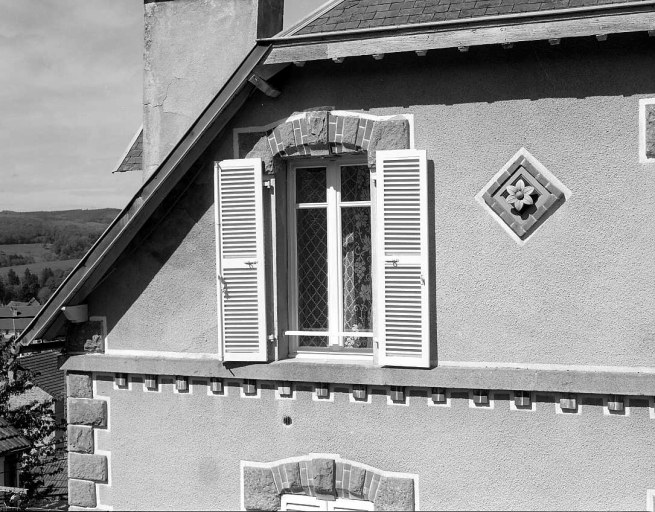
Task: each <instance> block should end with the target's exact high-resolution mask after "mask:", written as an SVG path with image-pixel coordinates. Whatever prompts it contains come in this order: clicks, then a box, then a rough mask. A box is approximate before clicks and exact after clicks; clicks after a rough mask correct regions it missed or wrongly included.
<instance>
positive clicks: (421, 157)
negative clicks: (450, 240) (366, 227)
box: [376, 150, 430, 368]
mask: <svg viewBox="0 0 655 512" xmlns="http://www.w3.org/2000/svg"><path fill="white" fill-rule="evenodd" d="M376 174H377V201H378V202H377V212H378V214H377V221H376V223H377V244H378V253H377V254H378V256H377V257H378V265H377V269H378V283H379V284H378V287H379V288H378V292H379V296H378V304H379V307H378V315H377V316H378V322H379V324H378V338H379V340H380V352H379V361H380V364H381V365H383V366H412V367H420V368H427V367H429V365H430V350H429V348H430V336H429V315H430V313H429V297H428V283H429V279H428V215H427V206H428V201H427V158H426V153H425V151H417V150H396V151H378V152H377V155H376Z"/></svg>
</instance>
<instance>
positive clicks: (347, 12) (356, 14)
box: [285, 0, 646, 35]
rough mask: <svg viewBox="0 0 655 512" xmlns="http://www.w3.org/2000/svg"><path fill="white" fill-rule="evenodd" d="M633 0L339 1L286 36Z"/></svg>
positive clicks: (630, 0)
mask: <svg viewBox="0 0 655 512" xmlns="http://www.w3.org/2000/svg"><path fill="white" fill-rule="evenodd" d="M638 1H646V0H638ZM632 2H633V0H611V1H610V2H608V1H607V0H340V1H338V2H333V3H331V4H330V5H329V6H328V8H327V9H324V10H323V11H322V12H319V13H317V14H316V15H315V16H314V17H313V18H311V19H308V20H307V21H306V22H305V23H304V24H302V25H300V26H299V27H298V28H296V29H295V30H293V31H292V32H288V33H287V34H285V35H307V34H320V33H326V32H335V31H341V32H343V31H348V30H357V29H369V28H375V27H397V26H403V25H415V24H421V23H433V22H439V21H448V20H462V19H470V18H482V17H485V16H497V15H503V14H513V13H526V12H539V11H554V10H565V9H572V8H580V7H592V6H598V5H606V4H613V5H614V4H624V3H632Z"/></svg>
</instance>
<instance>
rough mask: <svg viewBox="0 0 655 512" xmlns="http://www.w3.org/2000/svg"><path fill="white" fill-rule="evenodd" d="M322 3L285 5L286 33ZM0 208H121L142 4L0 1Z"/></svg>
mask: <svg viewBox="0 0 655 512" xmlns="http://www.w3.org/2000/svg"><path fill="white" fill-rule="evenodd" d="M324 1H325V0H286V3H285V17H284V26H285V28H286V27H288V26H290V25H292V24H293V23H295V22H296V21H298V20H300V19H301V18H302V17H304V16H306V15H307V14H309V13H310V12H312V11H313V10H315V9H316V8H317V7H319V6H320V5H322V4H323V3H324ZM0 13H1V14H0V210H13V211H35V210H67V209H73V208H123V207H124V206H125V205H126V204H127V202H128V200H129V199H130V198H131V197H132V196H133V195H134V193H135V192H136V191H137V190H138V188H139V187H140V185H141V180H142V177H141V173H134V172H133V173H117V174H112V171H113V170H114V169H115V168H116V166H117V165H118V163H119V162H118V160H119V159H120V157H121V155H122V154H123V153H124V151H125V150H126V148H127V145H128V144H129V142H130V140H131V139H132V137H133V136H134V134H135V132H136V131H137V129H138V128H139V127H140V126H141V118H142V65H143V63H142V55H143V0H0Z"/></svg>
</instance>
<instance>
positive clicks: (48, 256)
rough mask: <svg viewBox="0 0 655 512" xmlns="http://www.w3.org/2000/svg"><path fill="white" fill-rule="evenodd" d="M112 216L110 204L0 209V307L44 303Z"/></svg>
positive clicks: (112, 211) (116, 211)
mask: <svg viewBox="0 0 655 512" xmlns="http://www.w3.org/2000/svg"><path fill="white" fill-rule="evenodd" d="M117 214H118V210H116V209H113V208H105V209H101V210H66V211H59V212H11V211H0V305H1V304H6V303H7V302H9V301H11V300H19V301H28V300H29V299H31V298H32V297H35V298H37V299H38V300H39V302H40V303H41V304H43V303H44V302H45V301H47V300H48V298H49V297H50V295H52V293H53V292H54V291H55V289H56V288H57V287H58V286H59V285H60V284H61V282H62V281H63V280H64V278H65V277H66V275H67V274H68V273H69V272H70V270H71V269H72V268H73V267H74V266H75V264H76V263H77V262H78V261H79V258H81V257H82V256H83V255H84V254H86V252H87V251H88V250H89V248H90V247H91V246H92V245H93V244H94V243H95V241H96V240H97V239H98V237H99V236H100V235H101V234H102V232H103V231H104V230H105V229H106V228H107V226H108V225H109V223H110V222H111V221H112V220H113V219H114V218H115V217H116V215H117Z"/></svg>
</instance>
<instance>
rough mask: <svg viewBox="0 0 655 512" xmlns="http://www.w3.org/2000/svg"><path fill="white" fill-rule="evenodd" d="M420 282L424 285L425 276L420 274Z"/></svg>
mask: <svg viewBox="0 0 655 512" xmlns="http://www.w3.org/2000/svg"><path fill="white" fill-rule="evenodd" d="M421 284H422V285H423V286H425V276H424V275H423V274H421Z"/></svg>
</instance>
